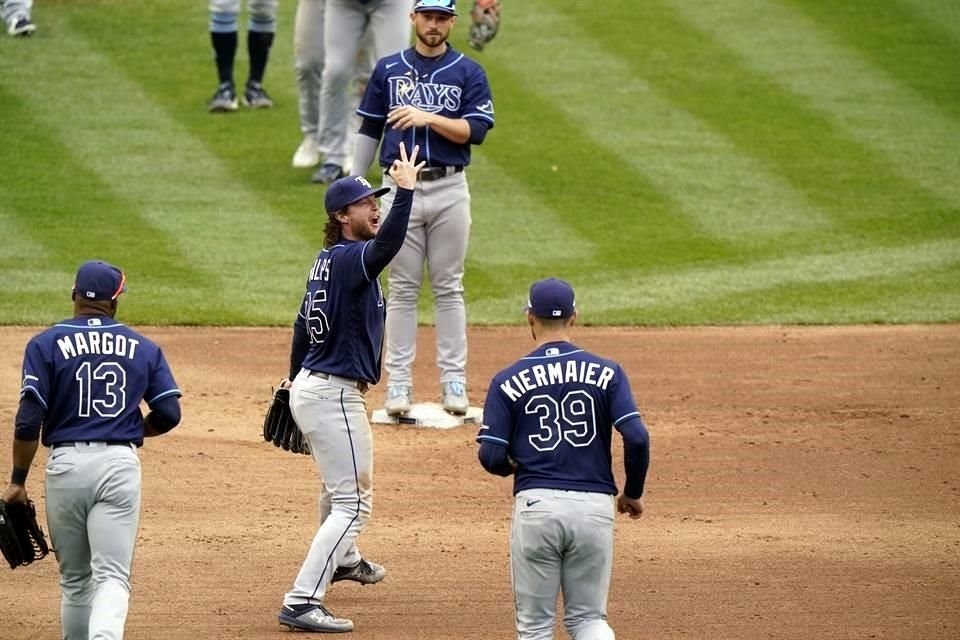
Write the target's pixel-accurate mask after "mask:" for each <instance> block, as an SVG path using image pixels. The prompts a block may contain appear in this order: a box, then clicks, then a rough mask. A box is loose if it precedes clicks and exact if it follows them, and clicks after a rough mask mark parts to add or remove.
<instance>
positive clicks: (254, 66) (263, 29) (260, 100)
mask: <svg viewBox="0 0 960 640" xmlns="http://www.w3.org/2000/svg"><path fill="white" fill-rule="evenodd" d="M276 30H277V0H250V25H249V27H248V29H247V54H248V55H249V56H250V75H248V76H247V83H246V86H245V87H244V90H243V102H244V104H246V105H247V106H248V107H251V108H254V109H263V108H267V107H272V106H273V99H272V98H271V97H270V96H269V95H268V94H267V92H266V91H265V90H264V88H263V75H264V74H265V73H266V71H267V60H268V59H269V58H270V47H272V46H273V35H274V33H275V32H276Z"/></svg>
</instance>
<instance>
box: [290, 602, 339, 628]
mask: <svg viewBox="0 0 960 640" xmlns="http://www.w3.org/2000/svg"><path fill="white" fill-rule="evenodd" d="M277 620H278V621H279V622H280V624H282V625H285V626H287V627H290V629H291V630H299V631H316V632H318V633H346V632H348V631H353V622H352V621H350V620H347V619H346V618H338V617H336V616H335V615H333V614H332V613H330V612H329V611H327V610H326V609H325V608H324V607H323V605H321V604H311V605H301V606H297V605H294V606H290V605H284V606H283V608H282V609H280V615H278V616H277Z"/></svg>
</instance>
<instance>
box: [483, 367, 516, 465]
mask: <svg viewBox="0 0 960 640" xmlns="http://www.w3.org/2000/svg"><path fill="white" fill-rule="evenodd" d="M512 437H513V418H512V416H511V413H510V403H509V402H507V398H506V397H505V396H504V394H503V392H502V391H501V390H500V376H497V377H496V378H494V379H493V382H491V383H490V389H489V391H487V399H486V401H485V402H484V404H483V424H482V425H481V426H480V432H479V433H478V434H477V442H479V443H481V444H482V443H484V442H493V443H496V444H500V445H503V446H504V447H507V448H509V447H510V442H511V440H512Z"/></svg>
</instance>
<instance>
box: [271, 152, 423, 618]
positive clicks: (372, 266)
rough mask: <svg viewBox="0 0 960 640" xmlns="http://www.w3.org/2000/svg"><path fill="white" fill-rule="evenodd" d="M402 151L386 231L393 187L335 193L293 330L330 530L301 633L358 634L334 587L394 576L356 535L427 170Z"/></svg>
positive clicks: (313, 569) (305, 571)
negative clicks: (392, 298) (373, 417)
mask: <svg viewBox="0 0 960 640" xmlns="http://www.w3.org/2000/svg"><path fill="white" fill-rule="evenodd" d="M399 151H400V156H399V158H397V160H396V161H394V162H393V164H392V165H391V167H390V176H391V179H392V182H393V184H395V185H396V193H395V194H394V198H393V208H392V209H391V210H390V215H389V216H387V218H386V220H384V222H383V226H382V227H381V225H380V220H381V216H380V209H379V207H378V206H377V198H378V197H380V196H382V195H383V194H384V193H386V192H387V190H388V189H387V188H382V189H374V188H373V187H372V186H370V183H369V182H367V180H366V179H365V178H363V177H362V176H350V177H346V178H341V179H339V180H337V181H336V182H334V183H333V184H332V185H330V187H329V188H328V189H327V192H326V195H325V196H324V206H325V208H326V210H327V225H326V228H325V230H324V232H325V239H324V249H323V251H321V252H320V254H319V255H318V256H317V259H316V261H315V262H314V263H313V266H312V267H311V269H310V273H309V275H308V276H307V290H306V293H305V294H304V297H303V304H302V305H301V307H300V312H299V314H298V315H297V319H296V321H295V322H294V325H293V343H292V345H291V350H290V379H292V380H293V383H292V384H291V385H290V410H291V412H292V414H293V418H294V420H296V422H297V426H298V427H299V428H300V431H302V432H303V435H304V437H306V438H307V440H308V441H309V442H310V451H311V453H312V455H313V460H314V462H315V463H316V465H317V470H318V471H319V472H320V475H321V476H322V484H321V487H320V528H319V530H318V531H317V533H316V535H315V536H314V538H313V542H312V543H311V545H310V550H309V552H308V553H307V558H306V560H305V561H304V563H303V566H302V567H301V569H300V573H299V574H298V575H297V578H296V580H295V581H294V584H293V589H291V590H290V591H288V592H287V594H286V596H285V597H284V599H283V607H282V608H281V609H280V614H279V616H278V619H279V621H280V624H283V625H286V626H288V627H290V628H291V629H299V630H303V631H316V632H321V633H324V632H325V633H336V632H344V631H351V630H352V629H353V622H351V621H350V620H346V619H343V618H337V617H336V616H334V615H333V614H332V613H330V611H328V610H327V609H326V608H325V607H324V605H323V601H324V595H326V590H327V586H328V585H329V584H330V583H331V582H336V581H338V580H353V581H356V582H360V583H362V584H373V583H375V582H379V581H380V580H382V579H383V578H384V576H385V575H386V571H385V570H384V568H383V567H381V566H379V565H376V564H374V563H372V562H367V561H366V560H364V559H363V558H362V557H361V556H360V552H359V551H358V550H357V545H356V538H357V536H358V535H359V534H360V531H361V530H363V528H364V526H366V523H367V521H368V520H369V518H370V513H371V511H372V508H373V434H372V433H371V431H370V423H369V422H368V420H367V409H366V402H365V401H364V397H363V395H364V393H366V391H367V389H368V388H369V387H370V385H374V384H376V383H377V382H378V381H379V380H380V351H381V348H382V345H383V332H384V321H385V306H384V305H385V301H384V296H383V291H382V290H381V288H380V280H379V279H378V278H379V275H380V272H381V271H383V270H384V269H385V268H386V266H387V264H389V263H390V260H392V259H393V257H394V256H395V255H396V254H397V252H398V251H399V250H400V246H401V245H402V244H403V239H404V236H405V235H406V233H407V222H408V221H409V218H410V208H411V206H412V204H413V199H414V191H413V189H414V185H415V184H416V180H417V172H418V171H420V169H422V168H423V163H422V162H421V163H420V164H417V153H418V152H419V149H418V148H417V147H416V146H414V147H413V151H412V152H411V153H410V157H409V158H408V157H407V152H406V148H405V147H404V146H403V144H401V145H400V148H399ZM282 384H283V385H284V386H286V385H287V384H289V382H288V381H287V380H285V381H283V383H282Z"/></svg>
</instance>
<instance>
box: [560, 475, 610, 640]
mask: <svg viewBox="0 0 960 640" xmlns="http://www.w3.org/2000/svg"><path fill="white" fill-rule="evenodd" d="M569 493H570V494H572V495H579V496H583V500H582V502H579V503H577V502H572V503H571V504H572V505H576V509H575V510H574V511H571V518H570V520H569V530H570V531H571V538H572V543H570V544H569V546H568V548H567V553H566V555H565V557H564V560H563V578H562V581H563V609H564V616H563V622H564V625H565V626H566V627H567V632H568V633H570V636H571V637H572V638H573V640H614V633H613V630H612V629H611V628H610V626H609V625H608V624H607V593H608V592H609V590H610V571H611V566H612V564H613V523H614V506H613V502H614V498H613V496H609V495H605V494H602V493H579V494H578V492H569Z"/></svg>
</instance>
